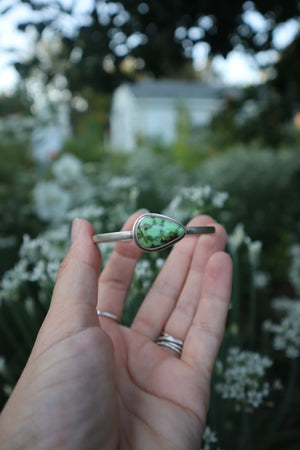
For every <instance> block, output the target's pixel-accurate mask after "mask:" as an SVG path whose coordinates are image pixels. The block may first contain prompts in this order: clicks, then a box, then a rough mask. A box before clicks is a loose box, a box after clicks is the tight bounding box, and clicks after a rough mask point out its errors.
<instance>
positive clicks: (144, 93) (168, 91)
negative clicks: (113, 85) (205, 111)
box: [128, 80, 229, 99]
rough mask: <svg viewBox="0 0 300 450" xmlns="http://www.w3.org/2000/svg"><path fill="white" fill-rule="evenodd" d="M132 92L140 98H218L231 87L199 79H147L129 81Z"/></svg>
mask: <svg viewBox="0 0 300 450" xmlns="http://www.w3.org/2000/svg"><path fill="white" fill-rule="evenodd" d="M128 87H129V89H130V90H131V92H132V93H133V94H134V95H135V96H136V97H138V98H162V97H164V98H201V99H205V98H210V99H211V98H216V99H219V98H220V97H222V96H223V95H224V94H225V93H227V92H229V89H228V88H227V89H225V88H223V87H222V88H220V87H215V86H212V85H209V84H206V83H202V82H199V81H184V80H146V81H140V82H138V83H128Z"/></svg>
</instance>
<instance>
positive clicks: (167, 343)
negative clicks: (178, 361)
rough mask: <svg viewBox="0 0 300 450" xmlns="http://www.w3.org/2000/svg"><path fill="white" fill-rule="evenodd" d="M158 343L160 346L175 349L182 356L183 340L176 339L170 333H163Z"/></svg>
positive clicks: (177, 354)
mask: <svg viewBox="0 0 300 450" xmlns="http://www.w3.org/2000/svg"><path fill="white" fill-rule="evenodd" d="M156 344H157V345H159V346H160V347H166V348H168V349H170V350H173V351H174V352H175V353H176V356H177V357H178V358H180V357H181V353H182V348H183V341H182V340H180V339H175V338H174V337H173V336H171V335H170V334H168V333H162V334H161V335H160V336H159V338H158V339H157V340H156Z"/></svg>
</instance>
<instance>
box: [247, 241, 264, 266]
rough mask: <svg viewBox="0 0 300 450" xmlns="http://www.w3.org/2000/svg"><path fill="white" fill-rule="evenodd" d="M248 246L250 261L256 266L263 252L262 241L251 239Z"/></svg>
mask: <svg viewBox="0 0 300 450" xmlns="http://www.w3.org/2000/svg"><path fill="white" fill-rule="evenodd" d="M247 247H248V257H249V262H250V264H251V265H252V266H254V267H256V266H257V264H258V262H259V257H260V254H261V249H262V242H261V241H251V240H250V241H248V242H247Z"/></svg>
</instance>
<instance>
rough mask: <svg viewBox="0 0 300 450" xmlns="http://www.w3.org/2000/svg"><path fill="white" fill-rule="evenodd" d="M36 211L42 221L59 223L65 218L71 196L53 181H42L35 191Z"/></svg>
mask: <svg viewBox="0 0 300 450" xmlns="http://www.w3.org/2000/svg"><path fill="white" fill-rule="evenodd" d="M33 198H34V209H35V211H36V214H37V216H38V217H39V218H40V219H41V220H45V221H49V222H58V221H60V220H61V219H63V218H64V217H65V214H66V212H67V210H68V209H69V207H70V204H71V195H70V193H69V192H67V191H65V190H63V189H62V188H61V187H60V186H59V185H58V184H57V183H55V182H52V181H40V182H39V183H37V184H36V185H35V187H34V190H33Z"/></svg>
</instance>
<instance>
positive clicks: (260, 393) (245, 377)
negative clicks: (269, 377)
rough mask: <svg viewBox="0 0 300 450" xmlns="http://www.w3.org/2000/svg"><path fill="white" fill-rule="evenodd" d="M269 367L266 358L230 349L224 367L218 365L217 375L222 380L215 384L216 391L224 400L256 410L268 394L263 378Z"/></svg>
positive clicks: (266, 384) (268, 389) (257, 354)
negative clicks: (234, 401) (233, 401)
mask: <svg viewBox="0 0 300 450" xmlns="http://www.w3.org/2000/svg"><path fill="white" fill-rule="evenodd" d="M271 365H272V361H271V360H270V359H269V358H268V357H265V356H264V357H263V356H261V355H260V354H259V353H255V352H250V351H241V350H240V349H238V348H237V347H231V348H230V349H229V351H228V354H227V358H226V361H225V363H224V365H219V368H218V374H219V375H221V376H222V378H223V380H222V381H221V382H219V383H217V384H216V390H217V392H219V393H220V394H221V396H222V397H223V398H224V399H232V400H236V401H237V403H238V404H243V405H244V406H250V407H252V408H258V407H259V406H260V405H261V404H262V403H263V401H264V399H265V397H267V396H268V395H269V392H270V385H269V383H268V382H266V381H264V377H265V374H266V369H268V368H269V367H270V366H271Z"/></svg>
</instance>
